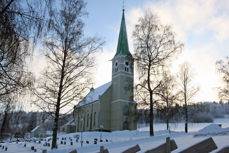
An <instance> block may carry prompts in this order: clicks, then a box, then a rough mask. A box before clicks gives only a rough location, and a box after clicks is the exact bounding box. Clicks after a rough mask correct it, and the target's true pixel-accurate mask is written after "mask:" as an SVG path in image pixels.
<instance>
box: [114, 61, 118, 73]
mask: <svg viewBox="0 0 229 153" xmlns="http://www.w3.org/2000/svg"><path fill="white" fill-rule="evenodd" d="M115 72H118V62H115Z"/></svg>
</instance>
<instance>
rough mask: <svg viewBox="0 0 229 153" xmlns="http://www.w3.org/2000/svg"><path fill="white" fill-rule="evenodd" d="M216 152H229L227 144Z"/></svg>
mask: <svg viewBox="0 0 229 153" xmlns="http://www.w3.org/2000/svg"><path fill="white" fill-rule="evenodd" d="M217 153H229V146H228V147H225V148H223V149H221V150H220V151H218V152H217Z"/></svg>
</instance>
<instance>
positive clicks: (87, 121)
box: [87, 114, 89, 127]
mask: <svg viewBox="0 0 229 153" xmlns="http://www.w3.org/2000/svg"><path fill="white" fill-rule="evenodd" d="M88 125H89V114H87V127H88Z"/></svg>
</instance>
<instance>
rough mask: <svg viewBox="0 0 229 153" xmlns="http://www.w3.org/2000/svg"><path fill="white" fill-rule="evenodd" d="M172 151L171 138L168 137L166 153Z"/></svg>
mask: <svg viewBox="0 0 229 153" xmlns="http://www.w3.org/2000/svg"><path fill="white" fill-rule="evenodd" d="M170 149H171V147H170V138H169V137H167V138H166V153H170Z"/></svg>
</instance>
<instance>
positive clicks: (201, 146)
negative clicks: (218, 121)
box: [180, 138, 217, 153]
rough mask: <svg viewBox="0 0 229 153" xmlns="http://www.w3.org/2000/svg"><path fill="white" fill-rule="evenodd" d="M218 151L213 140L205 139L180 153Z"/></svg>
mask: <svg viewBox="0 0 229 153" xmlns="http://www.w3.org/2000/svg"><path fill="white" fill-rule="evenodd" d="M215 149H217V146H216V144H215V142H214V140H213V139H212V138H208V139H205V140H203V141H201V142H200V143H198V144H195V145H193V146H191V147H189V148H187V149H185V150H183V151H181V152H180V153H198V152H199V153H202V152H211V151H212V150H215Z"/></svg>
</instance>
